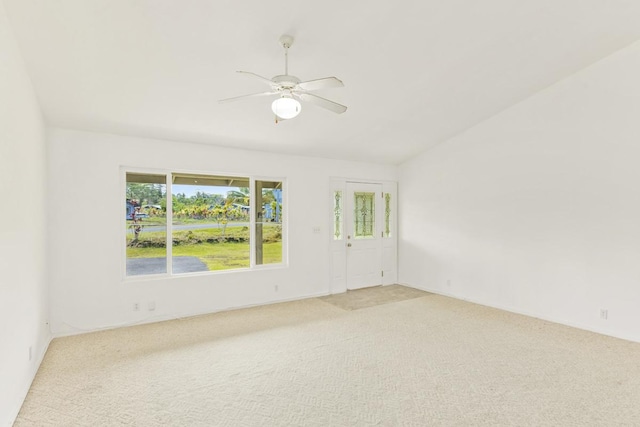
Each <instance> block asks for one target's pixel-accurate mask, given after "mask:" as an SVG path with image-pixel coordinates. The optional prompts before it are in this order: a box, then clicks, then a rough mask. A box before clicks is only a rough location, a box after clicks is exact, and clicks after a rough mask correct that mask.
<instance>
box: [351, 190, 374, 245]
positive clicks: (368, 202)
mask: <svg viewBox="0 0 640 427" xmlns="http://www.w3.org/2000/svg"><path fill="white" fill-rule="evenodd" d="M375 194H376V193H353V197H354V206H355V209H354V215H353V217H354V224H353V225H354V237H355V238H356V239H358V238H360V239H362V238H367V237H369V238H370V237H374V233H375V231H376V230H375Z"/></svg>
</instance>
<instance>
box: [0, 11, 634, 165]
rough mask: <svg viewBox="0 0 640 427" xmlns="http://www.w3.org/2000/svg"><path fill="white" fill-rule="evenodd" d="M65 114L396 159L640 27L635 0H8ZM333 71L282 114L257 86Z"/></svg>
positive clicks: (247, 144)
mask: <svg viewBox="0 0 640 427" xmlns="http://www.w3.org/2000/svg"><path fill="white" fill-rule="evenodd" d="M4 2H5V5H6V9H7V11H8V14H9V17H10V19H11V21H12V24H13V26H14V30H15V33H16V37H17V39H18V42H19V45H20V47H21V49H22V52H23V55H24V57H25V61H26V63H27V68H28V71H29V73H30V75H31V78H32V79H33V82H34V85H35V88H36V92H37V94H38V97H39V99H40V102H41V105H42V108H43V111H44V114H45V117H46V119H47V121H48V123H49V124H51V125H53V126H59V127H67V128H75V129H85V130H95V131H103V132H109V133H117V134H126V135H134V136H144V137H153V138H163V139H173V140H179V141H192V142H202V143H211V144H216V145H224V146H231V147H239V148H247V149H255V150H267V151H274V152H281V153H292V154H304V155H312V156H320V157H328V158H342V159H354V160H364V161H373V162H380V163H399V162H401V161H403V160H406V159H408V158H410V157H411V156H412V155H414V154H416V153H417V152H420V151H423V150H425V149H427V148H429V147H432V146H434V145H435V144H438V143H440V142H443V141H445V140H446V139H448V138H450V137H451V136H453V135H455V134H458V133H460V132H462V131H464V130H465V129H468V128H470V127H472V126H473V125H475V124H477V123H479V122H481V121H482V120H484V119H487V118H488V117H490V116H492V115H494V114H496V113H497V112H499V111H500V110H502V109H504V108H506V107H508V106H510V105H513V104H514V103H516V102H518V101H520V100H522V99H524V98H526V97H528V96H530V95H532V94H534V93H535V92H537V91H539V90H541V89H543V88H544V87H546V86H548V85H550V84H552V83H554V82H556V81H558V80H560V79H563V78H565V77H567V76H569V75H571V74H572V73H574V72H576V71H577V70H579V69H581V68H583V67H585V66H588V65H589V64H591V63H593V62H594V61H597V60H598V59H600V58H602V57H604V56H607V55H609V54H611V53H613V52H615V51H616V50H618V49H620V48H622V47H624V46H626V45H628V44H630V43H631V42H633V41H635V40H637V39H640V2H639V1H637V0H528V1H514V0H484V1H474V0H447V1H442V0H438V1H435V0H414V1H407V0H396V1H377V0H374V1H371V0H370V1H344V0H323V1H322V2H308V1H300V0H288V1H279V0H273V1H263V0H180V1H177V0H4ZM283 33H289V34H292V35H293V36H295V38H296V40H295V43H294V45H293V47H292V48H291V50H290V54H289V71H290V73H291V74H293V75H296V76H298V77H299V78H301V79H302V80H311V79H315V78H321V77H326V76H337V77H338V78H340V79H341V80H343V81H344V83H345V87H344V88H339V89H330V90H326V91H323V92H320V93H319V94H320V95H322V96H325V97H327V98H330V99H332V100H335V101H337V102H340V103H343V104H345V105H347V106H348V107H349V110H348V111H347V112H346V113H344V114H342V115H336V114H334V113H331V112H328V111H326V110H323V109H320V108H318V107H316V106H315V105H308V104H305V105H303V111H302V113H301V114H300V115H299V116H298V117H297V118H295V119H293V120H289V121H285V122H281V123H279V124H277V125H276V124H274V117H273V114H272V113H271V110H270V99H268V98H255V99H250V100H246V101H243V102H237V103H231V104H219V103H218V102H217V100H218V99H221V98H227V97H232V96H238V95H243V94H247V93H252V92H259V91H262V90H264V89H265V88H266V86H264V85H263V83H261V82H260V81H258V80H253V79H251V78H248V77H246V76H242V75H238V74H236V73H235V70H246V71H253V72H255V73H258V74H261V75H264V76H267V77H269V78H270V77H272V76H274V75H277V74H282V73H283V71H284V70H283V67H284V65H283V56H282V48H281V47H280V46H279V44H278V38H279V37H280V35H281V34H283Z"/></svg>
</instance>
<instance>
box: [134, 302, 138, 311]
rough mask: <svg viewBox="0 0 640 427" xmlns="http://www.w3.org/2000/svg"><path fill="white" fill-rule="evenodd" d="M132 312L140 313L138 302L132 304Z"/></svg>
mask: <svg viewBox="0 0 640 427" xmlns="http://www.w3.org/2000/svg"><path fill="white" fill-rule="evenodd" d="M133 311H140V303H139V302H134V303H133Z"/></svg>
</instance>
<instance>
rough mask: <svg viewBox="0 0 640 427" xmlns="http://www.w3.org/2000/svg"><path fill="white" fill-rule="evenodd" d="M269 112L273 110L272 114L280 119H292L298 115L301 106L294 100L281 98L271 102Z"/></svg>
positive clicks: (286, 97) (285, 97)
mask: <svg viewBox="0 0 640 427" xmlns="http://www.w3.org/2000/svg"><path fill="white" fill-rule="evenodd" d="M271 110H273V114H275V115H276V116H278V117H280V118H281V119H293V118H294V117H295V116H297V115H298V114H300V110H302V105H300V103H299V102H298V101H297V100H296V99H293V98H290V97H288V96H283V97H282V98H278V99H276V100H275V101H273V104H271Z"/></svg>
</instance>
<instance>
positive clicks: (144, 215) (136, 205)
mask: <svg viewBox="0 0 640 427" xmlns="http://www.w3.org/2000/svg"><path fill="white" fill-rule="evenodd" d="M126 181H127V189H126V203H125V206H126V216H125V218H126V230H127V233H126V245H127V276H137V275H143V274H162V273H166V272H167V248H166V243H167V216H166V207H167V186H166V177H165V176H164V175H150V174H139V173H127V180H126Z"/></svg>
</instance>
